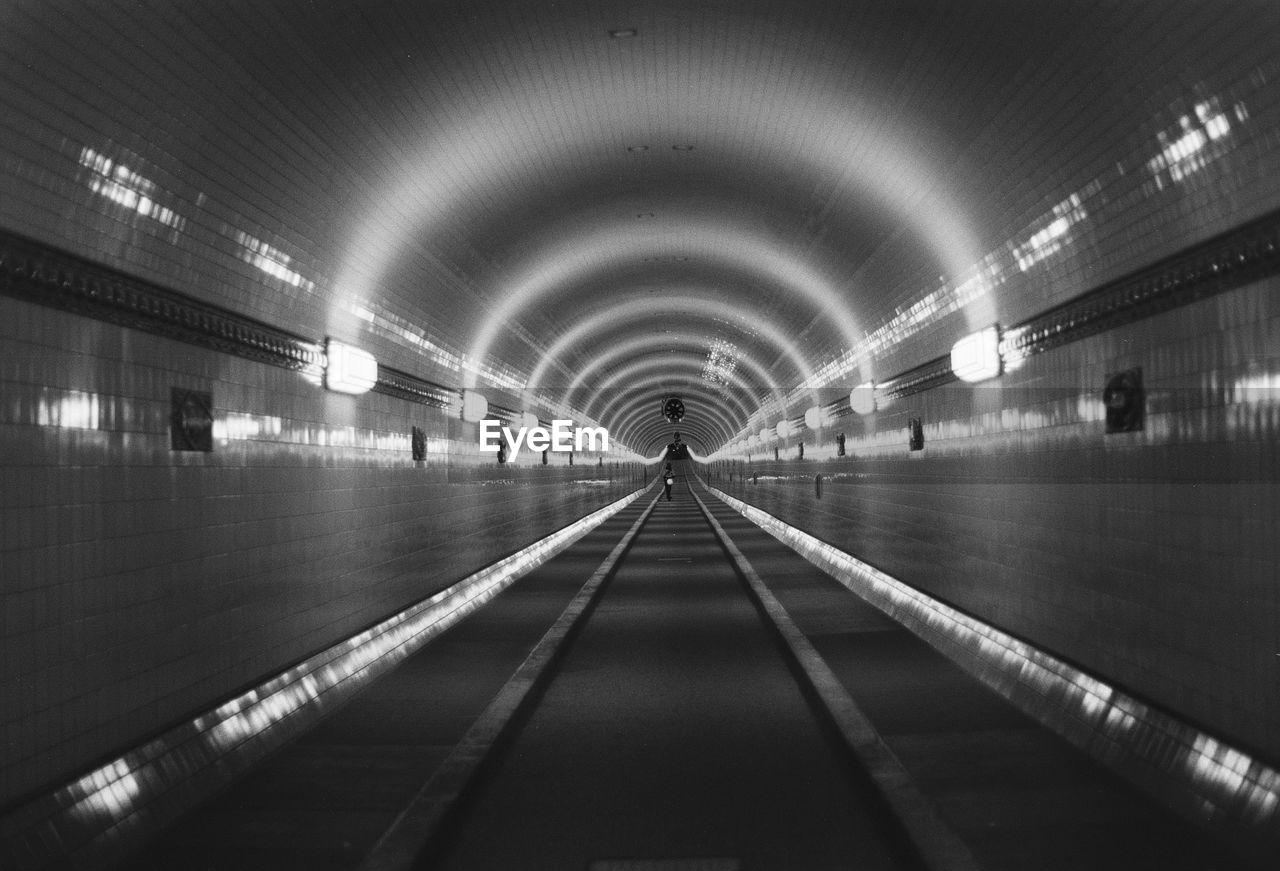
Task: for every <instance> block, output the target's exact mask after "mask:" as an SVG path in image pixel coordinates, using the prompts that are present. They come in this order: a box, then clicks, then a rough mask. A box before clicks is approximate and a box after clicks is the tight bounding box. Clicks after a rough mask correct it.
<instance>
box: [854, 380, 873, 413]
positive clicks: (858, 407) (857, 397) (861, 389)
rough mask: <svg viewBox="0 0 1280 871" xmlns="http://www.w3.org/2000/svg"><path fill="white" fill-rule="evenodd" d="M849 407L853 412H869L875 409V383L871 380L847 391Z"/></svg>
mask: <svg viewBox="0 0 1280 871" xmlns="http://www.w3.org/2000/svg"><path fill="white" fill-rule="evenodd" d="M849 407H850V408H852V409H853V411H854V413H855V414H871V413H872V412H873V411H875V410H876V385H875V383H874V382H872V381H868V382H866V383H865V384H859V385H858V386H857V387H855V388H853V389H852V390H850V391H849Z"/></svg>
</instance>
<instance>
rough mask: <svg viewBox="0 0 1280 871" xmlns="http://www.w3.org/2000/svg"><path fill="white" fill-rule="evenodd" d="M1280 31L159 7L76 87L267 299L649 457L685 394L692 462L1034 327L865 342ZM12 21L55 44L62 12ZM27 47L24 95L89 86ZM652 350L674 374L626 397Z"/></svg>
mask: <svg viewBox="0 0 1280 871" xmlns="http://www.w3.org/2000/svg"><path fill="white" fill-rule="evenodd" d="M1277 5H1280V4H1261V3H1258V4H1254V3H1235V4H1227V3H1203V2H1189V0H1188V2H1176V3H1159V4H1139V3H1117V2H1111V0H1094V2H1085V0H1059V2H1052V3H1050V2H1026V0H981V2H978V0H969V2H942V0H897V2H849V0H807V2H803V3H797V2H790V0H736V2H733V3H725V2H688V0H648V2H645V3H624V2H613V0H603V2H585V0H583V2H559V3H549V2H548V3H529V2H525V0H508V2H502V0H468V2H436V3H422V2H417V0H370V2H362V3H330V2H324V3H309V2H308V3H303V2H273V3H269V4H267V3H246V2H229V3H225V4H215V3H208V4H186V3H182V4H178V3H159V4H152V5H148V6H147V7H146V8H142V7H138V8H133V7H128V8H125V7H121V9H120V10H119V20H118V23H117V25H116V27H115V29H114V30H113V31H112V32H110V33H92V34H91V33H88V32H78V35H77V36H76V37H75V38H76V39H78V40H79V42H78V43H77V44H78V45H79V48H80V50H81V51H82V52H83V56H84V61H83V62H82V63H80V64H79V65H78V68H79V69H81V70H83V69H84V68H86V66H91V65H92V64H94V63H100V64H113V65H115V66H117V67H119V68H120V70H121V72H120V75H121V76H122V77H124V78H125V79H127V80H130V81H132V82H133V83H134V84H135V85H136V87H135V88H134V90H133V92H132V93H131V95H130V97H129V98H128V99H127V100H126V101H125V102H126V103H127V104H128V111H130V112H132V113H133V114H134V116H135V117H136V118H137V119H140V120H139V121H138V123H139V124H142V125H143V127H144V128H145V129H140V130H137V131H135V132H136V133H137V134H138V135H139V136H146V137H149V139H148V140H147V141H148V142H149V143H152V144H153V145H154V144H155V143H160V144H159V145H155V146H154V149H153V151H155V150H162V151H163V156H164V159H165V160H168V161H170V162H171V166H170V167H169V170H170V172H171V173H173V174H175V175H176V174H180V173H182V172H186V174H187V175H186V177H187V178H188V179H190V180H192V183H193V184H195V183H197V182H198V183H199V184H200V185H202V186H204V187H207V188H209V189H217V190H223V191H228V192H231V193H230V194H229V195H228V196H232V195H233V196H235V197H236V198H238V200H239V201H240V202H242V203H244V204H247V205H245V206H244V207H243V208H242V209H241V211H242V213H244V214H250V215H252V216H253V218H254V220H255V221H257V222H258V224H259V225H260V226H262V227H264V228H269V229H270V230H271V231H272V238H273V239H276V240H278V241H279V244H280V245H282V246H286V247H287V250H291V251H294V252H296V253H297V259H298V261H299V262H302V261H303V260H304V259H305V260H306V261H307V262H310V263H314V264H316V281H315V285H316V287H315V292H314V293H312V294H311V295H309V296H307V295H303V294H297V295H295V297H293V298H291V299H292V301H291V302H290V303H288V304H290V305H296V306H297V307H299V309H300V310H301V309H306V308H309V309H310V310H311V311H310V313H309V314H306V316H305V317H302V315H301V314H300V317H302V319H303V320H306V321H317V320H319V321H321V322H323V325H324V327H325V328H326V331H330V332H333V333H334V334H337V335H343V336H349V337H354V338H356V339H360V338H361V337H363V338H364V339H365V341H366V343H367V344H370V345H372V346H373V347H374V348H375V349H376V350H377V352H378V353H379V356H380V358H385V359H389V360H391V361H392V362H393V363H396V364H397V365H401V366H403V367H405V368H408V369H411V370H412V369H414V368H415V367H414V365H413V363H414V354H415V353H419V351H418V347H417V346H421V345H424V344H427V345H430V346H431V347H434V348H443V349H445V350H446V351H447V352H448V354H450V355H452V356H451V359H453V360H455V361H457V360H459V359H460V360H462V362H461V363H456V362H455V363H454V364H453V365H454V368H455V370H456V372H455V379H454V380H455V381H456V382H457V383H458V384H459V386H479V387H481V388H486V387H488V388H494V387H497V388H501V389H503V390H506V391H508V393H509V394H510V393H519V392H521V391H522V390H524V391H526V395H528V394H539V395H543V396H549V397H551V398H553V399H556V400H560V399H563V398H564V397H565V395H566V394H569V395H571V397H572V399H573V404H574V406H575V407H576V408H579V409H582V408H583V407H584V405H590V406H591V408H590V410H591V413H592V414H595V413H596V412H602V413H603V414H605V416H606V417H610V416H611V417H612V419H600V422H601V423H604V424H606V425H611V424H617V425H619V426H623V427H626V428H627V429H628V430H629V431H634V432H635V433H637V437H638V438H640V437H643V438H649V437H650V436H651V435H652V434H651V432H650V429H648V428H646V424H647V423H652V422H653V421H652V420H648V421H640V420H637V409H645V408H649V409H655V411H654V414H656V408H657V400H658V399H659V395H658V394H659V393H660V392H661V391H663V390H669V391H672V392H681V391H683V392H685V393H688V394H689V395H690V396H693V395H694V391H695V390H696V391H697V396H698V398H697V400H696V402H698V403H705V405H706V407H705V408H704V409H703V411H702V413H701V414H700V416H699V419H698V421H697V433H698V438H699V439H701V440H704V441H705V442H706V445H705V447H706V448H707V449H714V448H715V447H717V446H718V445H719V444H722V443H723V442H724V441H725V440H726V439H731V438H732V437H734V436H735V435H736V434H737V433H738V432H739V431H741V429H742V427H744V426H745V425H746V423H747V421H746V417H747V416H748V414H749V413H750V412H752V411H754V410H755V409H756V408H758V407H759V405H760V403H761V402H763V401H765V399H766V398H767V397H770V396H773V395H776V394H782V395H785V396H790V397H791V400H792V404H793V406H794V405H795V403H797V402H807V401H808V400H807V399H805V389H807V388H808V387H813V386H827V385H831V386H841V385H843V386H844V387H845V388H846V389H847V387H848V386H850V385H852V384H855V383H858V382H859V381H861V380H864V379H866V378H869V377H872V376H873V375H876V374H878V375H881V376H887V375H890V374H893V373H892V372H887V371H883V367H885V366H887V365H890V364H889V363H888V362H886V361H888V360H892V361H893V364H892V365H906V364H915V363H919V362H922V361H924V360H927V359H930V358H932V357H935V356H937V355H938V354H940V353H943V352H945V350H946V349H947V347H949V343H950V341H954V339H955V338H958V337H959V335H961V334H963V332H965V331H966V330H967V329H968V328H970V327H973V326H974V325H975V324H985V323H989V322H990V321H991V320H994V319H997V318H1001V317H1005V316H1007V315H1009V314H1010V313H1011V312H1015V313H1016V312H1022V313H1023V314H1024V315H1025V314H1026V309H1027V307H1029V306H1032V305H1035V304H1037V299H1036V298H1033V297H1027V298H1021V297H1020V298H1013V297H1011V296H1006V295H1004V292H1003V291H997V290H995V289H986V288H984V289H983V292H982V293H979V294H974V295H973V297H974V298H975V299H978V300H979V302H978V303H975V304H971V305H970V304H967V305H968V307H967V308H966V307H964V306H961V307H960V309H959V310H955V309H953V310H952V314H951V315H949V316H948V317H946V318H944V317H942V316H941V315H940V316H939V317H938V324H937V326H936V328H935V329H931V330H928V331H923V332H922V333H921V335H920V336H918V337H917V336H915V335H914V334H912V333H910V332H908V331H901V335H899V334H898V333H894V332H893V331H889V332H888V333H886V332H885V328H886V325H892V324H893V323H895V318H900V317H901V316H902V313H903V312H904V311H906V310H908V309H909V308H910V307H911V306H912V305H913V304H915V303H917V302H918V301H919V300H920V299H922V298H923V297H925V296H926V295H927V294H929V293H930V292H931V291H933V290H935V289H936V288H937V287H938V286H939V284H940V283H941V285H942V286H944V287H960V286H961V285H962V283H963V282H964V281H966V277H967V276H970V275H971V274H976V273H975V270H978V268H979V265H980V264H982V263H983V262H984V260H983V258H984V257H989V255H990V254H991V252H993V251H998V250H1004V249H1002V248H1001V246H1005V247H1008V246H1009V245H1010V240H1011V239H1015V238H1016V237H1017V234H1018V233H1020V232H1025V231H1026V228H1027V227H1029V226H1033V224H1034V221H1035V219H1036V218H1037V216H1042V215H1045V214H1046V213H1047V212H1050V210H1052V209H1053V208H1054V204H1055V203H1059V202H1062V201H1064V197H1067V196H1068V195H1070V194H1071V192H1072V191H1073V190H1076V189H1078V188H1080V186H1082V185H1085V184H1087V182H1088V180H1089V178H1090V177H1091V175H1092V174H1096V173H1097V172H1099V171H1100V169H1099V168H1100V167H1107V166H1110V165H1111V164H1114V163H1115V161H1114V159H1113V158H1112V155H1111V154H1110V153H1109V151H1108V149H1109V148H1112V147H1113V146H1114V145H1115V143H1117V142H1120V141H1121V140H1124V137H1126V136H1127V137H1129V140H1125V141H1132V140H1134V139H1135V138H1136V137H1139V136H1143V137H1147V138H1151V137H1150V134H1151V132H1152V130H1151V129H1150V128H1143V127H1142V125H1143V124H1144V123H1146V119H1151V118H1154V117H1155V116H1157V115H1158V114H1159V112H1160V111H1161V110H1162V109H1164V108H1167V107H1168V106H1169V105H1171V103H1173V102H1176V100H1178V99H1181V98H1184V97H1187V95H1191V96H1192V97H1193V98H1195V97H1196V95H1199V96H1200V97H1201V98H1204V99H1207V97H1205V96H1204V95H1205V94H1207V93H1209V92H1211V91H1212V89H1213V88H1214V87H1215V86H1217V85H1219V84H1221V82H1218V81H1217V80H1215V78H1214V76H1215V73H1216V68H1215V61H1214V59H1213V58H1212V57H1211V56H1210V55H1209V54H1207V53H1204V52H1201V51H1199V50H1198V49H1197V44H1198V41H1199V39H1200V38H1203V39H1205V40H1211V39H1212V35H1213V34H1214V33H1215V32H1229V31H1230V32H1237V31H1239V30H1241V29H1242V28H1248V27H1251V26H1252V27H1260V28H1262V29H1263V30H1264V31H1265V30H1267V29H1270V30H1271V31H1274V30H1275V20H1274V19H1275V16H1276V13H1275V9H1274V7H1275V6H1277ZM31 15H43V16H45V19H46V21H47V24H48V26H49V27H50V28H54V29H58V28H61V29H62V31H61V37H66V34H67V33H70V32H72V31H73V30H74V29H75V26H76V24H75V19H76V14H75V4H72V3H64V4H60V5H57V6H55V5H53V4H50V6H49V7H48V8H47V9H46V10H40V11H38V12H34V11H33V12H32V13H31ZM1264 17H1265V18H1267V22H1266V23H1265V25H1260V24H1259V23H1258V19H1259V18H1264ZM193 34H195V35H193ZM15 38H16V37H10V40H13V39H15ZM68 38H69V37H68ZM40 39H41V37H40V36H39V35H38V34H33V35H31V38H30V39H29V40H28V43H29V44H28V45H26V47H24V49H23V52H24V53H23V55H22V56H23V57H24V58H26V60H25V61H24V63H25V64H26V68H27V69H28V70H29V72H30V75H32V76H38V77H42V78H43V79H46V80H49V81H61V82H62V83H63V84H62V86H63V87H64V88H65V89H66V90H67V91H68V92H70V91H72V90H74V89H80V91H85V90H86V89H88V90H89V91H90V92H91V91H92V88H93V83H92V82H91V81H87V80H86V77H85V76H83V74H81V73H76V72H74V71H67V70H66V69H65V68H64V67H65V66H66V65H65V64H62V65H60V62H59V59H58V57H57V56H56V52H49V53H48V56H45V54H43V53H42V51H41V43H40ZM179 43H181V44H183V45H197V46H198V47H199V48H198V51H194V50H193V51H190V52H183V51H180V50H179V49H177V48H174V47H171V44H172V45H177V44H179ZM135 45H136V46H141V47H144V48H145V49H146V50H145V51H144V52H137V53H134V52H132V51H131V49H130V46H135ZM157 64H159V65H160V68H157V67H156V65H157ZM211 70H216V71H217V73H216V74H212V75H211V74H210V71H211ZM194 106H201V107H204V110H203V111H200V112H195V111H192V110H191V107H194ZM104 112H105V110H104ZM1135 119H1137V120H1135ZM87 123H89V124H90V126H92V125H93V124H94V123H97V122H94V121H93V120H92V119H91V120H90V121H88V122H87ZM100 126H102V127H103V129H109V128H110V124H109V123H107V121H102V122H101V124H100ZM1115 131H1119V132H1115ZM1063 143H1067V144H1068V145H1067V146H1066V147H1064V145H1063ZM1070 143H1075V144H1076V145H1075V146H1071V145H1070ZM1028 155H1031V156H1033V157H1034V156H1037V155H1039V156H1048V155H1060V156H1062V155H1066V156H1067V159H1064V162H1062V163H1060V164H1053V163H1049V162H1045V163H1043V164H1041V165H1035V161H1034V160H1030V161H1029V158H1028ZM153 158H154V160H157V161H158V160H159V159H160V158H159V157H157V156H155V154H153ZM1029 165H1032V166H1033V167H1034V170H1035V171H1034V172H1031V173H1028V171H1027V167H1028V166H1029ZM183 168H185V170H184V169H183ZM316 203H322V204H326V206H327V207H325V208H317V207H316ZM303 254H306V255H308V256H307V257H305V258H304V257H303V256H302V255H303ZM957 293H958V291H957ZM316 311H319V312H320V314H318V315H317V314H316V313H315V312H316ZM379 325H381V326H380V328H379V329H375V327H379ZM388 325H390V326H388ZM668 331H670V332H668ZM407 335H412V336H415V337H421V340H420V341H418V343H417V346H415V345H414V344H412V343H408V342H406V341H404V340H403V337H404V336H407ZM665 337H670V341H669V342H668V341H667V339H666V338H665ZM649 338H652V339H653V341H652V342H650V341H648V339H649ZM664 343H665V344H666V345H667V347H665V350H666V351H668V352H670V353H672V354H674V355H675V356H676V357H678V358H679V359H680V360H681V361H683V362H682V365H681V366H680V367H675V366H672V367H671V368H670V369H669V370H668V371H666V372H665V373H663V371H662V370H661V368H659V370H658V373H659V375H663V376H664V377H658V378H655V379H653V380H637V379H640V376H641V375H642V374H643V375H645V376H647V375H648V374H650V372H649V370H648V369H646V368H645V365H642V364H645V362H646V361H652V360H653V359H654V355H655V354H658V353H660V352H662V351H663V350H664ZM717 354H718V355H719V356H718V357H717V356H716V355H717ZM673 359H674V358H673ZM699 360H701V361H702V362H703V364H705V365H704V366H703V368H702V370H700V368H699V365H698V361H699ZM842 360H843V361H845V362H844V363H841V361H842ZM850 360H852V362H848V361H850ZM717 361H718V362H717ZM837 364H840V365H837ZM716 366H719V369H718V370H717V369H716ZM833 366H835V367H836V368H835V369H833V368H832V367H833ZM824 367H826V368H825V369H824ZM877 368H879V370H880V371H877ZM824 372H825V373H827V374H826V375H825V376H824V375H822V373H824ZM832 372H834V373H835V374H834V375H832V374H831V373H832ZM824 379H825V380H824ZM570 388H572V393H570ZM601 390H603V391H604V392H606V393H607V392H608V391H610V390H613V391H615V392H616V395H615V396H613V397H612V398H611V401H609V402H603V401H589V400H588V399H587V397H590V396H592V395H593V391H595V392H596V394H597V395H603V394H601V393H600V391H601ZM694 410H696V409H693V408H691V415H692V412H693V411H694ZM801 410H802V407H801ZM789 412H790V413H792V414H794V413H795V407H792V408H790V409H789ZM659 423H660V421H659ZM692 426H693V422H692V421H691V427H692ZM690 431H691V432H693V431H694V430H693V429H692V428H691V429H690Z"/></svg>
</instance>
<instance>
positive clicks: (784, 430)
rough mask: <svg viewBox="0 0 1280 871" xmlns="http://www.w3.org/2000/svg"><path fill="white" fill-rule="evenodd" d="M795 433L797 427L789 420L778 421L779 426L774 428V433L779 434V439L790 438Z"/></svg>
mask: <svg viewBox="0 0 1280 871" xmlns="http://www.w3.org/2000/svg"><path fill="white" fill-rule="evenodd" d="M795 431H796V430H795V427H793V426H792V425H791V421H789V420H780V421H778V425H777V426H776V427H774V432H776V433H777V434H778V438H780V439H786V438H790V437H791V434H792V433H793V432H795Z"/></svg>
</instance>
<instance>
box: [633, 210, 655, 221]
mask: <svg viewBox="0 0 1280 871" xmlns="http://www.w3.org/2000/svg"><path fill="white" fill-rule="evenodd" d="M636 217H637V218H639V219H641V220H644V219H645V218H652V217H653V212H636Z"/></svg>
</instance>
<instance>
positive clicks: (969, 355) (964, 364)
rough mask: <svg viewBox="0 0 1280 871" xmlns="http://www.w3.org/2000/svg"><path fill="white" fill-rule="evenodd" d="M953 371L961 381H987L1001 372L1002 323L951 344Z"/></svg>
mask: <svg viewBox="0 0 1280 871" xmlns="http://www.w3.org/2000/svg"><path fill="white" fill-rule="evenodd" d="M951 371H952V372H954V373H955V374H956V377H957V378H959V379H960V380H961V381H970V382H974V381H986V380H987V379H988V378H995V377H996V376H997V375H999V374H1000V371H1001V363H1000V325H999V324H992V325H991V326H989V327H987V328H986V329H985V330H978V332H976V333H970V334H969V335H967V336H965V337H964V338H963V339H961V340H960V341H958V342H956V343H955V344H954V345H952V346H951Z"/></svg>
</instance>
